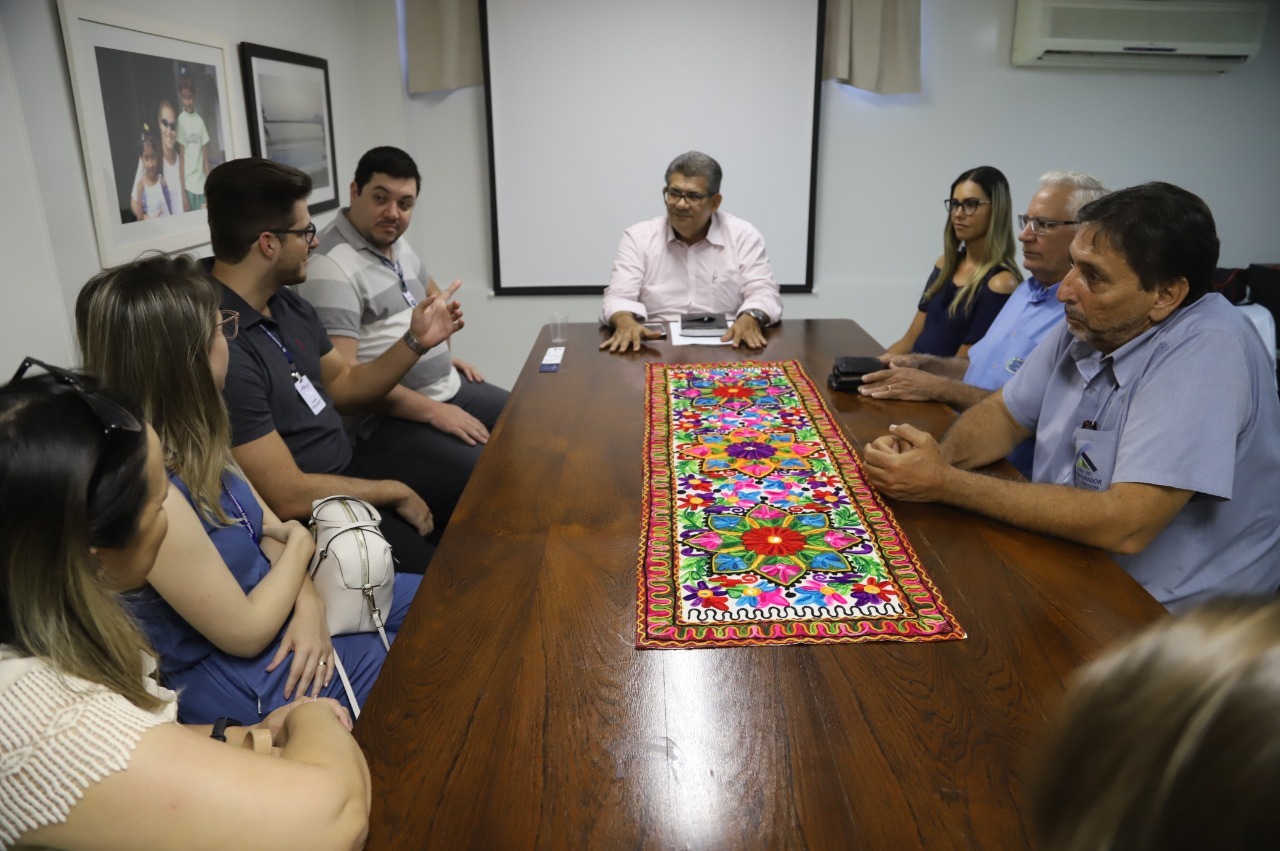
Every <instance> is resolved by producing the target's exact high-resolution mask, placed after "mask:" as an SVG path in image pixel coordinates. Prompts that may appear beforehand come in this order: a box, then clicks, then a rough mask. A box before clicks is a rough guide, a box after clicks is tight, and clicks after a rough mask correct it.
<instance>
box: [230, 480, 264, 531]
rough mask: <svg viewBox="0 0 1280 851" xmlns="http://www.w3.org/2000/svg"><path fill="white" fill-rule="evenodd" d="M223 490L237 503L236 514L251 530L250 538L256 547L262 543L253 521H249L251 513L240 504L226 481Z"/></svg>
mask: <svg viewBox="0 0 1280 851" xmlns="http://www.w3.org/2000/svg"><path fill="white" fill-rule="evenodd" d="M222 490H223V491H225V492H226V494H227V496H229V497H231V501H232V502H234V503H235V505H236V513H237V514H239V515H240V519H241V520H243V521H244V526H245V528H246V529H248V530H249V537H250V538H252V539H253V545H254V546H255V547H256V546H257V545H258V544H259V543H260V540H259V538H258V532H257V530H256V529H254V528H253V521H252V520H250V519H249V512H247V511H245V510H244V506H243V505H241V504H240V500H238V499H236V495H235V494H233V493H232V492H231V488H229V487H227V483H226V482H225V481H223V483H222Z"/></svg>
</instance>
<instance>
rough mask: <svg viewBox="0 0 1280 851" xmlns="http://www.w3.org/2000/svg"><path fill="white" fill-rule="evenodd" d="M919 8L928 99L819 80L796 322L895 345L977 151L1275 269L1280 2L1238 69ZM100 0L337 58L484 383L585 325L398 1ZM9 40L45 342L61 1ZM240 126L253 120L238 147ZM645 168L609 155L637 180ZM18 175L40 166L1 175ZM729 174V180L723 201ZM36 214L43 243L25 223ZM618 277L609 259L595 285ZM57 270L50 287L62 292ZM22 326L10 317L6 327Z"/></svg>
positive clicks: (65, 226)
mask: <svg viewBox="0 0 1280 851" xmlns="http://www.w3.org/2000/svg"><path fill="white" fill-rule="evenodd" d="M546 2H554V0H546ZM923 2H924V9H923V20H924V32H923V38H924V43H923V50H922V53H923V55H924V63H925V64H924V80H925V92H924V93H923V94H920V95H911V96H899V97H877V96H874V95H868V94H864V93H861V92H857V91H855V90H853V89H849V88H845V87H840V86H835V85H832V84H828V85H827V87H826V90H825V92H824V97H823V104H822V110H823V118H822V122H823V128H822V138H821V150H820V152H819V179H818V192H819V197H818V224H817V238H816V241H817V257H816V262H815V293H814V294H813V295H788V296H787V297H786V305H787V315H788V316H791V317H797V318H800V317H814V316H851V317H853V318H854V319H856V320H857V321H858V322H860V323H861V324H862V325H863V326H864V327H866V328H867V329H868V330H869V331H870V332H871V333H872V334H873V335H874V336H876V337H877V338H878V339H880V340H881V341H883V342H889V341H892V340H893V339H896V337H897V336H898V335H899V334H901V332H902V330H903V328H905V326H906V324H907V322H908V320H909V318H910V315H911V311H912V309H913V305H914V304H915V301H916V298H917V297H918V295H919V291H920V288H921V287H922V286H923V283H924V278H925V276H926V273H927V272H928V269H929V265H930V263H931V262H932V261H933V259H934V258H935V257H936V256H937V254H938V252H939V248H940V240H939V232H940V230H941V227H942V224H943V210H942V204H941V201H942V198H943V197H944V196H945V195H946V191H947V188H948V186H949V185H950V182H951V180H952V179H953V178H954V177H955V175H956V174H958V173H959V172H960V171H962V170H963V169H965V168H968V167H971V166H974V165H980V164H990V165H995V166H998V167H999V168H1001V169H1002V170H1004V172H1005V173H1006V174H1007V175H1008V176H1009V179H1010V182H1011V183H1012V186H1013V190H1014V195H1015V201H1016V203H1017V204H1018V205H1019V206H1020V205H1021V204H1023V203H1025V201H1024V199H1025V198H1027V197H1029V195H1030V194H1031V192H1032V191H1033V189H1034V186H1035V181H1036V177H1037V176H1038V175H1039V174H1040V173H1041V172H1042V171H1045V170H1047V169H1050V168H1075V169H1083V170H1086V171H1092V172H1095V173H1096V174H1098V175H1099V176H1101V177H1103V178H1104V179H1106V180H1107V181H1108V182H1109V183H1110V184H1112V185H1114V186H1124V185H1129V184H1132V183H1137V182H1141V181H1145V180H1152V179H1164V180H1170V181H1172V182H1175V183H1179V184H1182V185H1184V186H1186V187H1188V188H1189V189H1191V190H1193V191H1195V192H1198V193H1200V194H1201V195H1203V196H1204V197H1205V199H1206V200H1207V201H1208V203H1209V205H1210V206H1211V207H1212V208H1213V211H1214V213H1215V215H1216V217H1217V219H1218V226H1219V231H1220V233H1221V235H1222V239H1223V253H1222V262H1223V264H1226V265H1241V264H1245V263H1248V262H1250V261H1254V262H1263V261H1266V262H1276V261H1280V232H1278V231H1277V228H1276V226H1275V222H1276V221H1277V218H1276V215H1277V214H1276V210H1275V199H1277V198H1280V162H1278V161H1277V155H1276V141H1275V140H1276V139H1280V8H1275V9H1273V10H1272V14H1271V16H1270V21H1269V22H1268V32H1267V36H1266V41H1265V43H1264V46H1263V54H1262V56H1260V57H1258V58H1257V59H1255V60H1253V61H1252V62H1250V63H1249V64H1247V65H1245V66H1244V67H1242V68H1240V69H1238V70H1236V71H1233V72H1231V73H1229V74H1224V75H1213V76H1200V75H1185V74H1152V73H1140V72H1128V73H1122V72H1076V71H1066V70H1062V71H1047V70H1023V69H1014V68H1013V67H1011V66H1010V64H1009V50H1010V39H1011V32H1012V25H1013V2H1012V0H966V2H964V3H957V2H946V0H923ZM108 4H109V5H112V6H115V7H118V8H121V9H125V10H128V11H133V12H139V13H142V14H148V15H153V16H155V17H157V18H161V19H165V20H171V21H175V22H178V23H182V24H185V25H188V26H193V27H199V28H202V29H206V30H212V31H214V32H219V33H221V34H223V35H224V36H226V37H227V38H228V40H229V41H230V42H231V43H232V44H233V45H234V44H235V43H237V42H239V41H253V42H257V43H260V44H268V45H271V46H275V47H281V48H285V49H287V50H296V51H298V52H301V53H308V54H312V55H318V56H323V57H325V58H326V59H328V60H329V63H330V78H331V85H332V89H333V91H332V95H333V107H334V113H335V138H336V143H337V153H338V168H339V178H340V183H345V182H346V181H347V180H349V175H350V173H351V171H352V170H353V168H354V164H355V160H356V159H357V158H358V157H359V155H360V154H361V153H362V152H363V151H364V150H365V149H366V148H367V147H370V146H372V145H375V144H403V145H404V146H405V147H406V148H407V150H409V151H410V152H411V153H413V155H414V156H415V158H416V159H417V160H418V163H419V166H420V167H421V169H422V171H423V178H424V184H423V190H424V194H423V198H422V200H423V203H422V204H421V205H420V206H419V208H418V212H417V215H416V216H415V218H414V221H413V225H412V227H411V228H410V231H409V239H410V240H411V241H412V242H413V244H414V245H415V247H417V248H418V250H419V253H421V254H422V255H423V256H424V257H425V258H426V260H427V263H428V266H429V268H430V269H431V271H432V273H433V274H434V275H435V277H436V279H437V280H439V281H441V282H442V283H443V282H445V281H449V280H452V279H454V278H457V277H461V278H462V279H463V280H464V281H465V282H466V286H465V287H464V288H463V290H462V291H461V295H462V296H465V304H464V307H465V309H466V312H467V319H468V327H467V329H466V330H465V331H464V332H463V333H461V334H459V335H458V338H457V339H456V341H455V349H456V351H457V352H458V354H460V355H461V356H462V357H465V358H467V359H469V360H472V361H474V362H475V363H476V364H477V365H478V366H479V367H480V368H481V370H482V371H484V372H485V373H486V374H487V375H488V376H489V378H490V379H491V380H494V381H496V382H498V383H501V384H505V385H508V386H509V385H510V384H512V383H513V382H514V380H515V377H516V375H517V374H518V372H519V370H520V367H521V366H522V365H523V363H524V360H525V358H526V357H527V356H528V354H529V348H530V346H531V345H532V342H533V340H534V338H535V337H536V335H537V333H538V331H539V329H540V328H541V326H542V324H543V323H545V322H546V318H547V316H548V314H549V313H550V312H551V311H553V310H560V311H565V312H567V313H568V314H569V316H570V318H571V319H572V320H574V321H582V322H588V321H591V322H593V321H594V320H595V316H596V312H597V309H598V307H599V299H598V298H597V297H594V296H504V297H502V298H495V297H493V296H492V295H489V294H488V289H489V287H490V285H491V279H490V265H491V263H490V255H491V248H490V241H489V209H488V198H489V185H488V164H487V163H488V160H487V150H486V141H485V139H486V135H485V128H484V100H483V96H482V93H481V90H480V89H479V88H475V87H473V88H469V89H462V90H459V91H455V92H452V93H448V94H436V95H428V96H415V97H413V98H407V97H404V96H403V95H402V94H401V92H402V91H403V84H402V83H401V81H400V77H399V72H398V70H397V68H396V62H397V61H398V60H397V57H396V51H397V48H396V46H395V44H394V33H395V5H394V0H376V2H374V0H362V1H361V2H357V0H311V2H308V0H276V2H271V3H262V2H251V0H224V2H222V3H220V4H210V3H200V4H197V3H194V2H190V1H189V0H108ZM0 34H3V37H4V40H3V42H0V49H6V46H7V50H8V53H9V58H10V62H11V65H12V68H7V67H6V66H5V63H4V62H2V61H0V115H3V116H6V118H5V121H4V126H3V127H0V159H2V160H3V161H4V171H3V172H0V179H2V180H4V182H3V183H0V185H3V186H4V187H5V190H4V195H5V199H6V203H5V204H4V205H2V206H4V207H5V208H6V210H7V209H8V208H9V207H10V205H11V204H12V203H13V202H10V201H9V199H10V198H11V197H16V198H17V202H16V203H17V205H24V204H27V203H31V206H30V207H29V208H27V209H26V210H25V212H26V215H28V216H29V217H30V218H29V219H28V220H26V221H25V223H23V224H24V225H25V226H17V227H15V226H13V225H11V224H10V223H9V219H8V218H6V219H5V221H4V222H3V223H0V224H3V225H4V226H3V227H0V257H3V258H4V263H3V265H0V307H2V308H3V313H4V314H5V316H6V317H9V316H12V315H14V314H20V315H22V316H24V317H28V316H29V317H33V321H32V322H30V323H28V325H29V326H30V328H31V329H32V330H30V331H29V333H30V334H39V335H40V339H42V340H43V339H45V335H46V334H47V335H48V339H49V340H50V341H51V342H52V341H54V340H56V338H57V337H58V334H59V333H65V330H64V331H62V332H59V329H65V328H66V327H67V322H68V317H69V316H70V309H71V305H72V304H73V303H74V297H75V293H76V292H78V290H79V288H80V286H81V284H82V283H83V282H84V281H85V280H86V279H87V278H89V277H90V276H91V275H92V274H93V273H95V272H96V271H97V270H98V260H97V251H96V248H95V243H94V238H93V230H92V222H91V220H90V214H89V200H88V192H87V189H86V187H85V182H84V170H83V167H82V165H81V162H80V150H79V134H78V131H77V129H76V124H75V114H74V109H73V107H72V100H71V90H70V84H69V81H68V78H67V72H66V63H65V59H64V56H63V50H62V38H61V31H60V29H59V24H58V17H57V10H56V6H55V4H54V2H53V1H52V0H0ZM617 37H626V34H625V33H618V34H617ZM13 69H21V72H20V73H18V72H17V71H15V70H13ZM231 79H232V88H233V92H232V95H233V106H232V108H233V109H234V110H236V111H237V113H236V114H237V116H242V115H243V105H242V95H241V92H240V89H239V79H240V78H239V70H238V64H234V65H233V68H232V72H231ZM15 88H16V91H17V95H18V98H19V100H20V104H21V117H22V119H23V123H25V130H26V136H27V140H28V146H27V147H28V150H26V151H24V150H22V146H21V144H20V142H21V133H22V130H20V129H15V126H17V125H15V124H13V123H11V122H9V121H8V118H7V116H8V115H9V114H10V113H9V111H8V110H6V109H4V107H5V106H6V103H7V102H6V101H5V98H8V99H9V100H10V101H11V100H12V97H13V89H15ZM244 133H245V131H244V128H243V126H241V127H240V128H239V134H240V136H241V141H242V142H244V141H245V139H244ZM566 136H567V137H569V138H571V137H572V133H571V132H569V133H566ZM245 150H246V152H247V145H246V147H245ZM674 153H676V152H673V154H674ZM710 153H712V154H714V153H715V152H714V151H712V152H710ZM643 165H644V164H634V163H625V162H623V163H618V166H617V167H618V169H619V170H620V171H629V172H634V171H635V170H636V169H638V168H641V167H642V166H643ZM24 173H25V174H27V175H29V176H33V177H28V178H27V180H26V181H25V182H24V181H23V180H21V179H19V180H17V181H16V182H11V181H10V180H9V179H8V176H9V175H11V174H13V175H17V177H19V178H21V177H22V175H23V174H24ZM658 176H659V175H658V174H656V173H655V175H654V178H655V179H657V178H658ZM33 179H34V181H35V183H36V186H37V187H38V188H36V189H33V187H32V184H31V181H32V180H33ZM733 179H734V176H733V175H732V174H729V175H726V177H725V197H726V200H725V205H726V207H727V208H728V209H732V203H733V194H732V192H733V190H732V186H733ZM24 184H25V185H24ZM11 192H12V193H15V195H11V194H10V193H11ZM36 199H38V200H39V201H40V202H41V203H42V204H43V207H44V212H43V216H41V214H40V213H39V212H38V206H39V205H37V204H35V203H34V200H36ZM654 207H655V208H654V209H644V210H637V211H636V216H635V217H636V220H640V219H642V218H646V217H648V216H651V215H656V214H657V213H659V212H660V210H658V209H656V207H657V204H656V203H655V205H654ZM6 215H8V213H6ZM325 218H327V216H326V217H322V219H321V220H322V221H323V220H324V219H325ZM41 219H43V232H44V238H43V240H42V239H41V238H40V232H39V231H40V230H41V229H40V228H38V227H33V225H32V222H36V223H40V222H41ZM765 237H766V239H767V238H768V234H765ZM608 272H609V270H608V269H607V268H602V269H601V270H600V281H601V283H602V284H603V283H604V282H605V281H606V279H607V276H608ZM51 273H52V274H56V279H57V283H58V288H53V287H51V286H50V285H51V284H52V283H53V282H52V281H50V280H49V279H48V275H49V274H51ZM59 288H60V292H61V295H62V302H63V303H62V305H61V309H62V316H61V318H60V317H59V316H58V307H59V306H58V305H57V303H56V302H57V300H58V299H57V295H58V293H59ZM23 321H24V322H26V320H25V319H24V320H23ZM11 323H12V320H10V319H6V324H5V326H4V328H5V329H6V330H7V329H8V327H9V324H11ZM36 329H49V330H47V331H46V330H38V331H37V330H36ZM19 339H21V337H19V336H15V335H10V334H8V333H6V334H4V335H3V337H0V367H4V368H7V366H5V365H6V364H9V363H16V361H17V359H18V357H20V355H21V354H23V353H24V351H23V347H24V346H29V345H31V344H30V343H28V342H25V341H24V342H21V343H19V342H15V341H16V340H19ZM64 344H65V345H67V346H68V349H67V356H66V357H64V358H63V360H68V361H69V360H70V359H71V356H70V348H69V346H70V343H69V340H68V341H66V342H65V343H64ZM41 351H48V353H49V356H50V357H55V358H56V357H57V354H58V353H57V352H55V351H51V350H45V349H42V350H41ZM33 353H35V352H34V350H33ZM570 356H571V357H572V356H573V353H570Z"/></svg>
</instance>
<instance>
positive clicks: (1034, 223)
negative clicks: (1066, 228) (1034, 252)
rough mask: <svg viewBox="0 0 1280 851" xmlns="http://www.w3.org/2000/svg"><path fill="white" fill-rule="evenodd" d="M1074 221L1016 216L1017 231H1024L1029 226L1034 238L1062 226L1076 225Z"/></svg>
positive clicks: (1076, 222)
mask: <svg viewBox="0 0 1280 851" xmlns="http://www.w3.org/2000/svg"><path fill="white" fill-rule="evenodd" d="M1078 224H1080V223H1079V222H1078V221H1076V220H1075V219H1039V218H1036V217H1035V216H1018V230H1020V231H1022V230H1026V229H1027V225H1031V232H1032V233H1034V234H1035V235H1036V236H1044V235H1045V234H1047V233H1048V232H1049V231H1051V230H1053V229H1054V228H1056V227H1061V226H1062V225H1078Z"/></svg>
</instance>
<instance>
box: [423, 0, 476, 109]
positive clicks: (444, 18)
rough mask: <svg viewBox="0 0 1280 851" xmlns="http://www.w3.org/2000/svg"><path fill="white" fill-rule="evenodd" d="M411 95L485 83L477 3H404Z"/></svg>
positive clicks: (431, 0)
mask: <svg viewBox="0 0 1280 851" xmlns="http://www.w3.org/2000/svg"><path fill="white" fill-rule="evenodd" d="M404 38H405V57H406V59H407V60H408V65H409V93H410V94H425V93H427V92H436V91H441V90H445V89H459V88H462V87H463V86H478V85H480V84H482V83H483V82H484V67H483V64H482V63H481V61H480V6H479V3H478V2H477V0H404Z"/></svg>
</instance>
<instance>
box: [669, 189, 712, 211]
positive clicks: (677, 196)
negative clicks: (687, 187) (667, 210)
mask: <svg viewBox="0 0 1280 851" xmlns="http://www.w3.org/2000/svg"><path fill="white" fill-rule="evenodd" d="M662 197H663V198H666V199H667V203H668V204H678V203H680V202H681V201H687V202H688V203H689V206H690V207H696V206H697V205H699V204H701V203H702V202H703V201H705V200H707V199H708V198H710V197H711V196H710V195H708V194H706V193H705V192H681V191H680V190H679V189H663V190H662Z"/></svg>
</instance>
